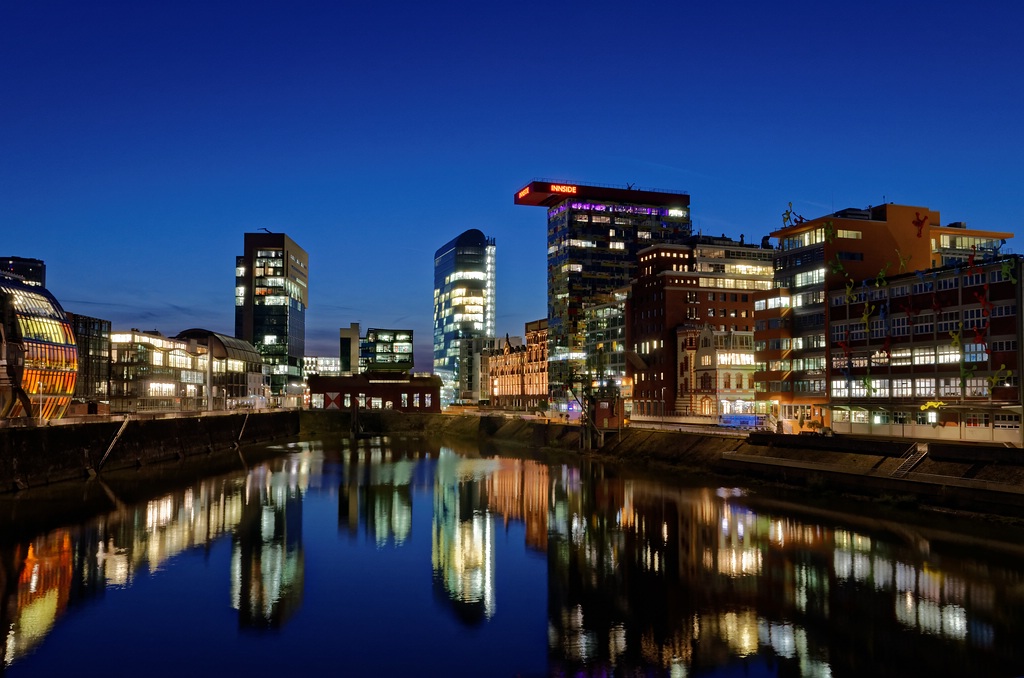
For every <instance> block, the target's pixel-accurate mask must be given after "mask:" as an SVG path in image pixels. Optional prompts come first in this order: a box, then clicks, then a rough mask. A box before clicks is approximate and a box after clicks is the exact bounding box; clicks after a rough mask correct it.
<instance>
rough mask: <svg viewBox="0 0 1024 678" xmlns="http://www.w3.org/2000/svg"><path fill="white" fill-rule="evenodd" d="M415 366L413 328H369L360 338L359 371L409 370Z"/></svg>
mask: <svg viewBox="0 0 1024 678" xmlns="http://www.w3.org/2000/svg"><path fill="white" fill-rule="evenodd" d="M412 368H413V350H412V330H383V329H377V328H373V327H371V328H369V329H367V330H366V336H365V337H362V338H360V340H359V372H360V373H362V372H409V371H410V370H411V369H412Z"/></svg>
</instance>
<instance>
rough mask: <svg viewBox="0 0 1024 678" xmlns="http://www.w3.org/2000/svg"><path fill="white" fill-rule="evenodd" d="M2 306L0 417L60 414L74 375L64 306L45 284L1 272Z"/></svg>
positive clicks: (73, 347) (70, 334)
mask: <svg viewBox="0 0 1024 678" xmlns="http://www.w3.org/2000/svg"><path fill="white" fill-rule="evenodd" d="M0 309H2V313H0V322H2V323H3V328H4V336H5V338H6V346H5V350H6V351H5V352H6V356H7V370H6V374H5V375H4V377H5V378H4V379H3V380H2V381H3V383H4V385H5V387H4V388H3V389H0V417H21V416H32V417H35V418H39V419H59V418H60V417H63V416H64V413H65V412H67V409H68V405H70V404H71V397H72V395H73V394H74V392H75V380H76V379H77V376H78V348H77V346H76V345H75V337H74V333H73V332H72V331H71V325H70V323H69V322H68V319H67V317H66V316H65V315H64V310H63V309H62V308H61V306H60V304H59V303H57V300H56V299H55V298H54V297H53V295H52V294H50V293H49V292H47V291H46V290H45V289H43V288H41V287H33V286H29V285H26V284H25V283H23V282H21V281H20V280H16V279H14V278H8V277H6V276H0ZM19 389H20V390H21V391H23V392H24V395H25V396H27V399H28V402H29V407H28V409H27V410H26V403H25V401H24V399H23V398H19V397H18V390H19Z"/></svg>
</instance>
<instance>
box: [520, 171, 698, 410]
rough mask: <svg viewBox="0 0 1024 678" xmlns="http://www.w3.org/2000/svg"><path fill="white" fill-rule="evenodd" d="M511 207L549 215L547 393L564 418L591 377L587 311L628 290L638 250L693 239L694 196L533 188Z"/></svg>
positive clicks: (628, 190) (598, 188)
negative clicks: (575, 392) (574, 392)
mask: <svg viewBox="0 0 1024 678" xmlns="http://www.w3.org/2000/svg"><path fill="white" fill-rule="evenodd" d="M514 202H515V204H517V205H533V206H539V207H545V208H547V217H548V238H547V242H548V274H547V277H548V287H547V289H548V343H549V347H548V361H549V362H548V390H549V394H550V401H551V404H552V406H553V407H555V408H557V409H560V410H563V411H565V410H567V409H569V403H570V401H572V400H573V398H572V397H571V396H570V393H569V389H571V388H572V387H573V384H576V383H579V382H580V381H581V380H582V379H585V376H584V375H585V372H586V370H587V367H586V362H585V361H586V352H585V346H586V339H585V326H584V323H583V313H584V309H585V308H586V307H587V306H588V305H591V304H600V303H606V301H607V299H608V298H609V296H610V295H612V294H613V293H614V292H615V290H617V289H619V288H622V287H625V286H627V285H629V282H630V280H631V279H632V278H633V277H634V276H635V275H636V272H637V253H638V252H639V251H640V250H641V249H643V248H646V247H649V246H651V245H654V244H657V243H662V242H667V243H674V242H682V241H684V240H685V239H687V238H688V237H689V236H690V196H689V195H686V194H685V193H670V192H662V191H649V190H634V189H632V188H611V187H602V186H584V185H574V184H564V183H551V182H546V181H534V182H532V183H530V184H528V185H527V186H525V187H524V188H522V189H521V190H519V191H518V192H516V194H515V196H514Z"/></svg>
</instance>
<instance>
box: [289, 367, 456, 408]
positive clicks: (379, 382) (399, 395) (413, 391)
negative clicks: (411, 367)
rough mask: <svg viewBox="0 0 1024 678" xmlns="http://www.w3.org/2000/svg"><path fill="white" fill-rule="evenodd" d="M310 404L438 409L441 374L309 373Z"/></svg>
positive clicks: (326, 406)
mask: <svg viewBox="0 0 1024 678" xmlns="http://www.w3.org/2000/svg"><path fill="white" fill-rule="evenodd" d="M309 397H310V406H311V407H312V408H313V409H315V410H317V409H323V410H351V409H352V408H353V406H354V405H358V407H360V408H364V409H371V410H380V409H383V410H398V411H400V412H440V411H441V378H440V377H437V376H434V375H409V374H402V373H397V372H363V373H361V374H356V375H353V376H350V377H320V376H315V375H311V376H310V377H309Z"/></svg>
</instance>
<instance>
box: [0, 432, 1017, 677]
mask: <svg viewBox="0 0 1024 678" xmlns="http://www.w3.org/2000/svg"><path fill="white" fill-rule="evenodd" d="M325 445H326V443H323V442H311V443H305V444H302V445H296V446H295V452H297V454H293V455H289V456H287V457H286V458H282V459H281V460H278V461H277V462H274V463H273V464H269V465H264V466H260V467H258V468H256V469H253V470H252V471H251V472H249V473H248V474H247V475H239V476H237V477H230V478H218V479H211V480H208V481H205V482H203V483H200V484H198V485H195V486H193V487H191V488H188V489H186V490H183V491H180V492H174V493H170V494H167V495H165V496H162V497H160V498H158V499H154V500H151V501H148V502H145V503H143V504H139V505H137V506H133V507H121V508H119V509H118V510H116V511H114V512H112V513H110V514H108V515H104V516H101V517H99V518H96V519H94V520H92V521H89V522H88V523H86V524H83V525H81V526H76V527H75V528H73V529H72V528H64V529H58V530H53V531H51V532H49V533H48V534H46V535H43V536H40V537H37V538H35V539H32V540H30V541H27V542H24V543H15V544H13V545H4V546H3V547H2V548H0V591H2V594H3V600H2V601H0V633H2V638H3V647H2V650H3V657H4V661H5V663H6V664H10V663H11V662H13V661H14V660H16V659H17V658H18V657H19V656H22V655H23V654H25V653H26V652H29V651H31V649H32V648H33V647H34V646H36V645H37V644H38V643H39V642H40V640H41V639H42V638H43V637H45V635H46V634H47V632H48V631H49V629H51V628H52V626H53V624H54V623H55V621H56V619H57V618H58V617H59V616H60V615H61V614H63V613H64V612H65V611H66V610H68V609H71V608H72V607H73V606H75V605H76V604H78V603H80V602H81V601H83V600H87V599H90V598H94V597H97V596H101V595H103V591H104V590H105V589H106V588H108V587H129V586H131V585H132V582H133V580H134V578H135V577H136V576H138V574H139V573H140V572H145V571H147V570H148V571H149V572H154V571H157V570H160V569H161V567H163V566H164V564H165V563H166V562H167V561H168V560H169V559H170V558H173V557H174V556H175V555H176V554H178V553H181V552H183V551H185V550H188V549H197V548H198V549H208V548H210V546H211V544H212V542H213V541H214V540H216V539H218V538H219V537H222V536H223V537H225V538H227V537H229V536H230V538H231V544H232V551H231V571H230V576H231V598H232V600H231V602H232V604H233V605H234V607H235V609H237V610H238V619H239V624H240V625H242V626H243V627H249V628H272V627H277V626H280V625H282V624H284V623H285V622H287V620H288V619H289V618H290V616H291V615H292V614H293V613H294V612H295V610H296V609H297V608H298V607H299V606H300V605H301V604H302V601H303V587H304V572H305V569H304V568H305V564H304V560H303V546H302V542H303V534H302V517H303V499H304V496H305V494H306V493H307V491H308V490H309V488H310V486H311V484H313V485H315V484H317V483H320V482H323V481H324V477H325V468H326V467H324V466H323V460H324V459H325V458H330V459H331V463H332V464H335V465H336V466H337V468H338V469H339V472H340V475H341V480H340V481H337V484H332V486H331V487H330V488H329V490H330V491H331V492H333V491H334V488H335V487H337V491H338V507H337V511H338V525H339V529H340V530H341V532H342V534H349V535H351V536H356V535H358V534H360V533H363V534H365V535H366V537H367V539H369V540H371V541H372V543H373V544H374V545H376V546H377V548H381V547H383V546H393V547H395V548H406V547H407V546H408V545H409V544H411V543H413V536H414V535H413V529H414V520H413V515H414V514H413V508H414V507H413V498H414V497H415V496H430V497H432V505H430V506H428V507H423V508H424V509H425V510H430V511H431V521H430V531H431V534H430V549H431V551H430V561H431V567H432V571H433V587H434V591H435V593H436V595H438V596H439V597H440V598H441V599H442V600H444V601H446V604H447V607H448V609H449V610H450V611H451V613H452V614H453V615H454V616H455V617H456V618H457V619H459V620H461V621H462V622H463V623H465V624H467V625H471V626H472V625H482V624H487V623H488V621H489V620H491V619H493V618H495V616H496V615H498V614H499V610H500V606H499V605H498V604H497V602H498V593H499V592H498V591H497V589H496V580H495V571H496V569H497V568H498V567H500V566H501V564H500V563H496V562H495V558H496V554H495V536H496V535H495V530H497V529H500V527H501V526H502V525H504V526H505V527H506V529H507V527H508V525H509V524H510V523H513V522H515V523H519V524H522V525H523V526H524V528H525V529H524V533H525V540H526V544H525V547H526V548H528V549H533V550H537V551H539V552H545V553H546V554H547V562H548V580H547V582H546V586H547V594H548V615H547V623H548V657H549V663H550V674H551V675H568V674H572V675H598V674H609V673H629V672H631V671H634V670H636V671H640V670H641V669H647V668H649V667H652V666H653V667H658V668H660V669H661V670H662V671H663V672H665V673H667V674H669V675H680V676H682V675H693V674H696V673H699V672H701V671H704V670H707V669H710V668H713V667H726V666H732V665H734V666H735V667H737V669H740V668H743V669H752V668H756V667H757V666H762V667H764V668H765V669H766V670H768V669H769V668H770V669H771V671H772V672H776V673H787V674H799V675H809V676H816V675H822V676H823V675H830V674H831V673H833V672H835V671H836V670H837V669H838V668H839V667H841V668H842V669H843V671H844V672H849V673H867V672H869V671H872V670H875V668H876V667H878V666H881V665H884V666H886V667H887V668H888V670H889V672H890V673H894V674H895V673H906V674H912V675H917V674H922V673H929V672H931V673H935V674H949V673H961V674H964V675H966V674H972V673H975V674H976V673H978V672H981V673H987V674H990V675H991V674H1012V673H1019V671H1018V670H1017V669H1019V666H1015V665H1014V662H1015V661H1018V659H1019V652H1018V651H1017V650H1015V649H1014V648H1015V642H1016V635H1017V634H1016V632H1017V631H1018V630H1019V629H1020V628H1022V627H1024V621H1022V618H1024V567H1022V566H1021V565H1020V561H1019V556H1020V554H1019V553H1013V551H1012V549H1013V547H1012V545H1006V546H1004V547H1003V548H1005V549H1010V551H1009V552H1010V554H1011V557H1005V558H1003V557H993V556H991V554H988V555H986V556H985V557H983V558H978V559H974V558H972V557H971V556H970V555H965V554H969V553H970V551H969V549H964V548H961V547H959V546H957V547H954V546H951V545H950V544H948V543H946V541H945V540H944V539H940V538H936V537H935V534H939V536H940V537H941V536H942V535H941V533H934V532H928V533H923V532H921V531H915V530H914V528H913V527H907V526H895V527H893V528H892V529H890V528H889V527H888V526H885V527H882V526H881V524H880V523H879V522H877V521H875V522H869V521H867V520H860V519H859V518H858V517H857V516H840V517H837V518H829V521H828V522H825V521H818V520H816V519H802V518H797V517H793V515H792V513H790V514H787V513H785V512H783V511H776V510H774V509H769V510H762V509H757V508H755V504H753V503H752V502H751V501H750V500H749V499H748V498H747V497H745V496H744V495H743V493H741V492H739V491H736V490H730V489H718V490H716V489H714V488H699V487H697V488H690V487H682V486H679V485H676V484H672V483H661V482H655V481H650V480H639V479H630V478H624V477H620V476H619V475H617V474H616V473H615V472H614V471H611V470H609V469H608V468H606V467H603V466H600V465H598V464H594V463H590V462H581V463H580V464H579V465H573V466H569V465H547V464H542V463H538V462H536V461H531V460H522V459H513V458H500V457H495V458H480V457H479V456H475V455H470V456H464V455H461V454H459V453H456V452H455V451H454V450H452V449H449V448H441V447H432V446H431V445H430V444H429V443H424V442H422V441H390V442H387V441H384V440H379V439H378V440H358V441H348V440H345V441H342V442H333V443H331V446H329V447H325ZM428 461H429V462H430V463H427V462H428ZM332 468H333V467H332ZM330 482H332V483H334V482H335V481H334V479H333V478H332V479H331V480H330ZM840 522H842V523H843V526H842V527H837V526H835V525H836V524H838V523H840ZM922 534H928V535H929V536H928V537H927V538H926V537H923V536H921V535H922ZM307 538H309V537H307ZM1015 558H1016V559H1015ZM1000 563H1005V564H1002V565H1001V564H1000ZM538 585H543V584H542V583H540V582H538ZM508 594H509V592H505V595H508ZM512 594H513V595H514V592H512Z"/></svg>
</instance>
